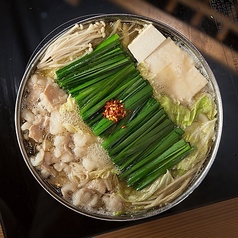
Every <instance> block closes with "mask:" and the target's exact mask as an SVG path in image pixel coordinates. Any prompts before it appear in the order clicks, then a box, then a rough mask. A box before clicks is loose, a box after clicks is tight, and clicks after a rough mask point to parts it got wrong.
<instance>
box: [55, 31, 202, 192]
mask: <svg viewBox="0 0 238 238" xmlns="http://www.w3.org/2000/svg"><path fill="white" fill-rule="evenodd" d="M56 75H57V83H58V84H59V86H60V87H62V88H64V89H65V90H67V91H68V92H69V93H70V94H71V95H72V97H74V99H75V101H76V102H77V104H78V106H79V111H80V115H81V116H82V119H83V120H84V122H86V123H87V124H88V126H90V127H91V129H92V131H93V132H94V134H95V135H97V136H100V137H103V139H104V141H103V143H102V146H103V148H104V149H105V150H107V151H108V154H109V156H110V157H111V159H112V162H113V163H114V164H115V165H117V166H118V167H119V169H120V170H121V174H120V175H119V178H120V179H125V180H126V181H127V185H128V186H133V187H134V188H136V189H137V190H140V189H143V188H144V187H145V186H148V185H149V184H150V183H152V182H153V181H154V180H155V179H157V178H158V177H159V176H161V175H162V174H164V173H165V172H166V171H167V170H168V169H170V168H172V166H174V165H176V164H177V163H178V162H179V161H181V159H182V158H184V156H185V155H188V154H189V153H190V152H191V151H192V147H191V146H190V144H189V143H187V142H186V141H185V140H184V139H182V135H183V133H184V131H183V130H182V129H180V128H178V127H177V126H176V124H174V122H172V120H170V119H169V118H168V116H167V114H166V110H164V109H163V107H162V106H161V104H160V103H159V101H158V100H157V99H155V98H153V88H152V86H151V85H150V84H149V82H148V81H147V80H144V79H143V78H142V76H141V75H140V73H139V71H138V70H137V69H136V66H135V63H134V61H133V60H132V59H131V58H130V56H129V55H128V54H127V53H126V51H124V49H123V47H122V45H121V43H120V40H119V36H118V35H113V36H111V37H109V38H108V39H106V40H105V41H103V42H102V43H101V44H99V45H98V46H97V47H96V49H95V50H94V51H93V52H92V53H90V54H87V55H84V56H83V57H81V58H79V59H78V60H76V61H74V62H72V63H71V64H69V65H67V66H65V67H63V68H62V69H59V70H57V71H56ZM112 99H113V100H116V101H117V102H119V103H121V104H123V108H125V109H126V113H125V115H124V116H125V117H124V118H120V120H119V121H118V122H117V123H115V122H114V121H111V120H108V118H105V117H103V114H102V112H103V111H104V110H105V108H104V106H105V104H106V103H107V102H109V107H110V100H112ZM161 101H162V103H163V106H164V105H165V109H166V108H167V107H166V105H168V107H169V106H170V102H168V101H167V102H166V100H161ZM204 103H205V102H204V101H203V104H204ZM114 107H115V106H114ZM112 110H113V109H112ZM179 110H181V109H179ZM112 113H114V112H112ZM115 113H116V112H115ZM113 115H114V114H113ZM154 171H156V172H154Z"/></svg>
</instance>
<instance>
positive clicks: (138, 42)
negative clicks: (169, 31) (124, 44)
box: [128, 24, 166, 63]
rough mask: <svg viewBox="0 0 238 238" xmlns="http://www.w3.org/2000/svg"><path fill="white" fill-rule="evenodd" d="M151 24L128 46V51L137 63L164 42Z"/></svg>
mask: <svg viewBox="0 0 238 238" xmlns="http://www.w3.org/2000/svg"><path fill="white" fill-rule="evenodd" d="M165 39H166V38H165V36H164V35H163V34H161V33H160V32H159V31H158V30H157V29H156V28H155V27H154V26H153V25H152V24H149V25H148V26H146V27H145V28H144V29H143V31H142V32H141V33H140V34H139V36H137V37H136V38H135V39H134V40H133V41H132V42H131V43H130V44H129V45H128V49H129V50H130V51H131V52H132V53H133V56H134V57H135V58H136V60H137V62H138V63H140V62H143V61H144V60H145V59H146V58H147V57H148V56H149V55H150V54H151V53H152V52H154V51H155V50H156V48H157V47H158V46H159V45H160V44H161V43H162V42H163V41H164V40H165Z"/></svg>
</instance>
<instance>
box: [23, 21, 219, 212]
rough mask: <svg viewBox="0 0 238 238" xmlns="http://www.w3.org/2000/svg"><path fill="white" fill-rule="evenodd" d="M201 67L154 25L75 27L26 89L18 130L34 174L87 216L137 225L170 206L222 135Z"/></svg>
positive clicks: (44, 60) (47, 53)
mask: <svg viewBox="0 0 238 238" xmlns="http://www.w3.org/2000/svg"><path fill="white" fill-rule="evenodd" d="M148 42H149V43H148ZM141 48H143V50H141ZM131 53H132V55H131ZM133 56H134V57H133ZM195 66H196V65H195V63H194V60H193V58H192V57H191V55H189V54H188V53H187V52H186V51H185V50H183V49H182V48H181V47H180V46H179V45H178V44H176V43H175V42H174V41H173V40H171V39H170V38H168V37H167V38H166V37H165V36H163V34H162V33H161V32H159V31H158V30H157V29H156V28H155V27H154V26H153V25H151V24H148V25H147V24H142V23H138V22H136V23H135V22H131V21H128V22H127V21H122V20H116V21H109V22H103V21H100V22H95V23H90V24H85V25H80V26H79V25H76V26H75V27H73V28H72V29H70V30H69V31H67V32H65V33H64V34H62V35H61V36H59V37H58V38H57V39H56V40H55V41H53V42H52V43H51V44H50V45H49V47H48V48H47V49H46V51H45V52H44V54H43V55H42V57H41V58H40V60H39V63H38V65H37V68H36V70H35V71H33V72H32V75H31V76H30V77H29V79H28V82H27V86H26V89H25V95H24V97H23V105H22V127H21V128H22V131H23V134H24V138H25V142H26V143H25V144H26V150H27V153H28V155H29V158H30V161H31V163H32V165H33V166H34V167H36V169H37V170H38V171H39V172H40V174H41V176H42V177H43V178H45V179H47V181H48V182H49V183H51V184H52V185H53V186H55V187H56V188H57V189H59V190H60V195H62V196H63V197H64V198H65V199H66V200H67V201H69V202H70V203H72V205H73V206H75V207H79V208H80V209H85V210H89V211H91V212H97V213H104V214H105V213H108V214H110V215H121V214H132V215H133V213H134V212H137V211H138V210H144V209H149V208H153V207H155V206H163V205H164V204H166V203H169V202H171V201H173V200H174V199H176V198H177V197H178V196H179V195H180V194H181V193H182V192H183V191H184V190H185V189H186V187H187V186H188V185H189V183H190V181H191V179H192V178H193V177H194V174H195V173H196V172H197V171H198V170H199V168H200V166H201V165H202V164H203V162H204V160H205V158H206V156H207V154H208V152H209V149H210V147H211V145H212V141H213V137H214V130H215V126H216V104H215V102H214V97H213V94H212V93H211V90H210V88H209V87H208V81H207V79H206V78H205V77H204V76H203V75H202V74H201V73H200V71H199V70H198V69H197V68H196V67H195ZM191 77H192V78H191ZM191 82H193V83H191ZM185 88H186V89H185ZM187 91H189V92H187Z"/></svg>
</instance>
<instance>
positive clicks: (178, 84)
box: [154, 64, 207, 105]
mask: <svg viewBox="0 0 238 238" xmlns="http://www.w3.org/2000/svg"><path fill="white" fill-rule="evenodd" d="M206 84H207V80H206V78H205V77H204V76H203V75H202V74H201V73H200V72H199V71H198V70H197V69H196V68H195V67H191V68H187V70H185V71H183V74H180V73H177V70H176V68H174V66H173V64H170V65H168V66H167V67H166V68H164V70H162V71H161V73H160V74H158V75H157V76H156V78H155V81H154V85H155V87H156V91H160V92H164V93H166V94H167V95H169V96H170V97H171V98H172V99H174V100H176V101H179V102H181V103H182V104H184V105H188V104H190V102H191V100H192V98H193V97H194V96H195V95H196V94H197V93H198V92H199V91H200V90H201V89H202V88H204V87H205V86H206Z"/></svg>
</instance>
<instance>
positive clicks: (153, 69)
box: [128, 26, 207, 105]
mask: <svg viewBox="0 0 238 238" xmlns="http://www.w3.org/2000/svg"><path fill="white" fill-rule="evenodd" d="M148 29H150V30H148ZM152 29H153V37H154V38H153V40H154V41H155V42H157V44H153V45H154V46H155V48H151V46H150V45H149V47H147V48H148V49H149V50H150V51H148V54H145V55H143V57H142V56H141V58H140V61H138V62H139V63H140V64H142V67H145V68H146V70H145V71H144V72H146V74H143V76H144V77H145V78H146V79H148V80H149V81H150V83H151V84H152V85H153V88H154V90H155V92H156V94H157V93H159V94H161V93H166V95H168V96H169V97H171V98H172V99H173V100H174V101H175V103H176V102H180V103H182V104H184V105H189V104H191V102H192V99H193V97H194V96H195V95H196V94H197V93H198V92H199V91H200V90H201V89H202V88H204V87H205V86H206V84H207V79H206V78H205V77H204V76H203V75H202V74H201V73H200V72H199V71H198V70H197V69H196V68H195V63H194V62H193V61H192V59H191V57H190V56H189V55H188V54H187V52H186V51H184V50H182V49H181V48H180V47H179V46H177V45H176V44H175V42H174V41H173V40H171V38H169V37H168V38H166V39H163V38H161V36H160V34H161V33H159V31H158V30H157V29H156V28H155V27H153V26H149V27H147V28H146V29H145V30H144V31H143V32H142V33H141V35H142V36H143V37H141V36H138V37H137V38H136V39H135V40H134V41H133V42H132V43H131V44H130V45H129V46H128V49H130V51H131V52H132V54H133V55H134V57H135V58H138V52H139V51H138V48H139V47H140V45H139V44H137V39H140V37H141V39H142V40H141V41H143V42H144V41H145V39H148V44H149V42H150V37H151V31H152ZM156 31H157V32H158V33H156ZM141 41H140V40H139V41H138V43H141ZM145 42H146V41H145ZM140 49H141V48H140ZM143 49H144V47H143ZM148 72H149V73H148Z"/></svg>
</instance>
